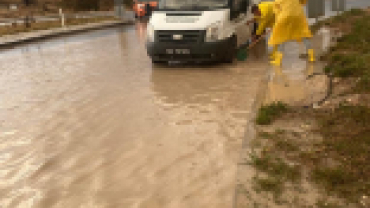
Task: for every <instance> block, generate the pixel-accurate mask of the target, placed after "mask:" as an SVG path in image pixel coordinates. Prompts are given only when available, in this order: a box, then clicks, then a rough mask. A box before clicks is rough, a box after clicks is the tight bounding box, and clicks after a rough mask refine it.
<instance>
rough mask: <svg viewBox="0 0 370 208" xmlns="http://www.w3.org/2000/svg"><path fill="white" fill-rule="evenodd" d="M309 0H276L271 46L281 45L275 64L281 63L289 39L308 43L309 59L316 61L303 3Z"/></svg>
mask: <svg viewBox="0 0 370 208" xmlns="http://www.w3.org/2000/svg"><path fill="white" fill-rule="evenodd" d="M306 2H307V0H275V1H274V2H273V10H274V13H275V24H274V26H273V29H272V34H271V37H270V39H269V43H268V44H269V45H270V46H274V47H276V46H279V47H278V52H276V54H275V57H274V60H273V61H271V63H272V64H274V65H281V61H282V59H283V54H282V52H283V45H284V43H285V42H289V41H297V42H301V41H303V42H304V43H305V45H306V49H307V52H308V58H309V61H311V62H314V61H315V58H314V51H313V49H312V47H311V41H310V38H312V33H311V30H310V28H309V26H308V23H307V18H306V15H305V13H304V11H303V7H302V4H305V3H306Z"/></svg>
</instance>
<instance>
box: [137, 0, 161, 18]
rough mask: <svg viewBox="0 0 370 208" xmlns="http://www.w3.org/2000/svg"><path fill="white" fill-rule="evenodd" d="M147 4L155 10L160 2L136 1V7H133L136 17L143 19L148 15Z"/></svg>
mask: <svg viewBox="0 0 370 208" xmlns="http://www.w3.org/2000/svg"><path fill="white" fill-rule="evenodd" d="M146 4H150V6H151V7H152V10H154V8H156V7H157V5H158V2H157V1H150V0H148V1H143V0H141V1H134V7H133V10H134V12H135V17H139V18H140V17H143V16H145V15H146V14H147V11H146Z"/></svg>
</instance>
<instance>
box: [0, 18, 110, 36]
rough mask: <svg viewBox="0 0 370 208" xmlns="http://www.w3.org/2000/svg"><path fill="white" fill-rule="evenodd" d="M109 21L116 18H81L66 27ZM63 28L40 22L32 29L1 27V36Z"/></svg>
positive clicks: (54, 22) (52, 23)
mask: <svg viewBox="0 0 370 208" xmlns="http://www.w3.org/2000/svg"><path fill="white" fill-rule="evenodd" d="M108 20H116V18H114V17H96V18H80V19H67V20H66V25H67V26H71V25H83V24H88V23H97V22H103V21H108ZM59 27H61V23H60V21H49V22H38V23H32V24H31V27H25V26H24V24H20V25H16V26H3V27H0V36H4V35H14V34H18V33H23V32H31V31H37V30H47V29H53V28H59Z"/></svg>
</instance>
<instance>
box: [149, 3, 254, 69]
mask: <svg viewBox="0 0 370 208" xmlns="http://www.w3.org/2000/svg"><path fill="white" fill-rule="evenodd" d="M259 2H260V0H160V2H159V5H158V8H157V10H156V11H154V12H153V15H152V17H151V18H150V21H149V23H148V26H147V44H146V47H147V52H148V55H149V56H150V57H151V59H152V62H153V63H161V62H167V61H219V62H227V63H231V62H233V60H234V57H235V52H236V48H237V47H238V46H239V45H240V44H243V43H245V42H246V41H248V38H249V37H250V35H251V31H252V27H253V24H250V25H249V26H247V25H246V24H245V23H246V22H247V20H249V19H251V18H252V17H253V15H252V14H251V12H250V7H251V5H252V4H257V3H259Z"/></svg>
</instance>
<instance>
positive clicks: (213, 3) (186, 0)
mask: <svg viewBox="0 0 370 208" xmlns="http://www.w3.org/2000/svg"><path fill="white" fill-rule="evenodd" d="M228 2H229V0H161V1H160V3H159V9H170V10H204V9H219V8H225V7H227V6H228Z"/></svg>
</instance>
